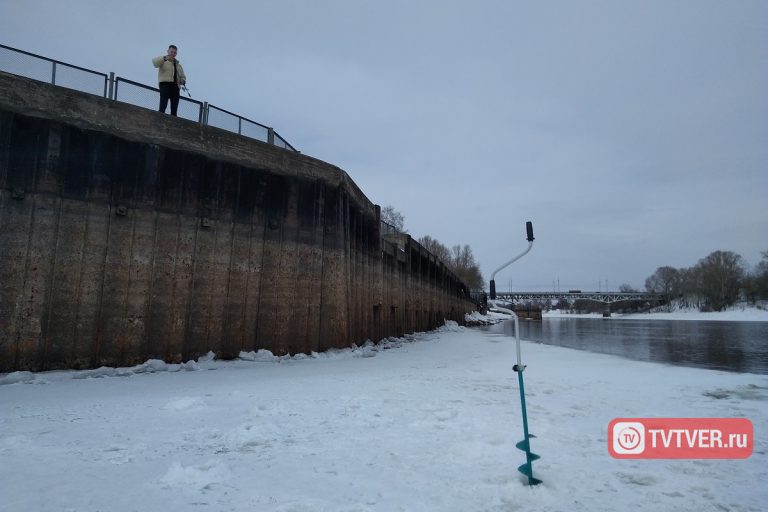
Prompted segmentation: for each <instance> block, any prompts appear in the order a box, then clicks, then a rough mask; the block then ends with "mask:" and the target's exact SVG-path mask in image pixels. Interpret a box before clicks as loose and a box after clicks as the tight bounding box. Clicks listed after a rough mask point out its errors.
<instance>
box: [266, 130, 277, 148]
mask: <svg viewBox="0 0 768 512" xmlns="http://www.w3.org/2000/svg"><path fill="white" fill-rule="evenodd" d="M267 142H268V143H269V144H272V145H273V146H274V145H275V130H273V129H272V128H267Z"/></svg>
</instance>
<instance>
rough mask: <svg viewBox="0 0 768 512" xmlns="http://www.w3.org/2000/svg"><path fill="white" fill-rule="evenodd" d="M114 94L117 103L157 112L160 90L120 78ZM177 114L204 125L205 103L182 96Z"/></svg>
mask: <svg viewBox="0 0 768 512" xmlns="http://www.w3.org/2000/svg"><path fill="white" fill-rule="evenodd" d="M113 94H114V96H113V97H112V99H114V100H115V101H120V102H122V103H130V104H131V105H135V106H137V107H144V108H148V109H150V110H157V104H158V97H159V94H160V89H158V88H157V87H150V86H148V85H144V84H140V83H138V82H134V81H133V80H128V79H126V78H122V77H119V76H118V77H116V78H115V90H114V93H113ZM176 113H177V114H178V116H179V117H181V118H184V119H189V120H190V121H195V122H198V123H202V122H203V118H204V113H203V102H202V101H197V100H193V99H190V98H185V97H184V96H181V97H179V109H178V111H177V112H176Z"/></svg>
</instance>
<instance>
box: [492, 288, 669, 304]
mask: <svg viewBox="0 0 768 512" xmlns="http://www.w3.org/2000/svg"><path fill="white" fill-rule="evenodd" d="M561 299H565V300H579V299H581V300H591V301H594V302H602V303H605V304H612V303H614V302H622V301H645V302H664V301H665V300H666V299H665V298H664V296H663V295H661V294H658V293H647V292H582V291H575V290H572V291H568V292H496V300H501V301H507V302H519V301H532V300H561Z"/></svg>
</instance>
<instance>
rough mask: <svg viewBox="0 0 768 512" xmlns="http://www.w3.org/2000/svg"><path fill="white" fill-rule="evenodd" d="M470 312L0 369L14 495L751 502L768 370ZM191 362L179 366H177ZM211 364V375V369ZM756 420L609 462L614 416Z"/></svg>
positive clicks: (434, 502) (5, 456)
mask: <svg viewBox="0 0 768 512" xmlns="http://www.w3.org/2000/svg"><path fill="white" fill-rule="evenodd" d="M523 360H524V362H525V363H526V364H527V365H528V369H527V370H526V373H525V379H526V382H525V384H526V398H527V402H528V415H529V423H530V428H531V432H533V433H534V434H536V435H537V437H536V438H535V439H533V440H532V449H533V451H535V452H536V453H538V454H540V455H541V456H542V458H541V459H540V460H538V461H536V462H535V463H534V474H535V476H537V477H538V478H541V479H542V480H543V481H544V483H543V484H542V485H540V486H538V487H533V488H531V487H528V486H526V485H525V484H524V478H523V476H522V475H520V474H519V473H518V472H517V469H516V468H517V466H518V465H520V464H521V463H522V462H523V461H524V454H523V452H521V451H519V450H517V449H516V448H515V443H516V442H517V441H519V440H520V439H521V438H522V426H521V415H520V402H519V395H518V389H517V378H516V374H515V373H514V372H513V371H512V365H513V364H514V362H515V344H514V340H513V339H512V338H509V337H505V336H502V335H499V334H491V333H488V332H483V331H479V330H473V329H465V328H461V327H458V326H457V325H455V324H453V323H449V325H447V326H445V327H443V328H441V329H440V330H438V331H436V332H432V333H420V334H416V335H411V336H408V337H407V338H402V339H389V340H386V341H385V342H383V343H381V344H379V345H371V344H368V345H366V346H364V347H359V348H356V349H355V350H343V351H332V352H329V353H325V354H312V355H311V356H303V357H294V358H289V357H277V356H275V355H273V354H271V353H267V352H266V351H259V352H249V353H242V354H241V358H240V359H239V360H236V361H216V360H214V359H212V358H211V357H210V356H209V357H207V358H201V359H200V360H199V361H197V362H195V361H192V362H189V363H185V364H184V365H171V364H166V363H163V362H162V361H148V362H147V363H145V364H144V365H139V366H137V367H134V368H127V369H126V368H124V369H114V368H113V369H106V368H102V369H97V370H89V371H86V372H75V371H69V372H48V373H42V374H30V373H28V372H16V373H14V374H8V375H5V376H0V379H2V380H0V382H2V384H5V385H0V413H1V414H0V460H2V465H1V466H0V497H1V498H0V510H3V511H6V510H7V511H38V510H39V511H78V512H81V511H82V512H85V511H110V512H122V511H155V510H157V511H167V510H238V511H239V510H242V511H245V510H248V511H251V510H258V511H284V512H287V511H368V510H370V511H401V510H404V511H512V510H542V511H563V510H569V511H579V510H584V511H587V510H589V511H594V510H606V511H607V510H657V511H666V510H669V511H673V510H674V511H677V510H683V511H685V510H690V511H696V512H703V511H709V510H712V511H720V510H728V511H759V510H765V506H766V505H765V504H766V503H768V490H767V489H768V486H766V485H764V482H766V481H768V459H767V457H766V454H767V452H768V436H767V435H766V426H767V425H768V406H767V404H768V377H766V376H764V375H752V374H736V373H728V372H721V371H713V370H703V369H695V368H683V367H673V366H668V365H661V364H655V363H645V362H637V361H630V360H625V359H620V358H617V357H613V356H607V355H600V354H592V353H588V352H581V351H576V350H570V349H565V348H559V347H553V346H547V345H542V344H536V343H530V342H524V344H523ZM182 370H183V371H182ZM211 370H212V371H211ZM646 416H656V417H745V418H748V419H750V420H751V421H752V423H753V424H754V427H755V448H754V453H753V455H752V456H751V457H750V458H748V459H744V460H616V459H612V458H611V457H610V456H609V454H608V450H607V439H606V438H607V427H608V423H609V422H610V420H611V419H613V418H616V417H646Z"/></svg>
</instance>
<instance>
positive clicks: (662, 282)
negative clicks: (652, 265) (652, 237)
mask: <svg viewBox="0 0 768 512" xmlns="http://www.w3.org/2000/svg"><path fill="white" fill-rule="evenodd" d="M761 254H762V260H761V261H760V262H759V263H758V264H757V265H756V266H755V267H754V268H753V269H751V270H750V269H749V268H748V267H747V264H746V263H745V261H744V259H743V258H742V257H741V256H740V255H738V254H736V253H734V252H731V251H715V252H713V253H711V254H709V256H707V257H705V258H702V259H700V260H699V261H698V263H697V264H696V265H694V266H692V267H690V268H674V267H659V268H657V269H656V272H654V273H653V275H651V276H650V277H648V279H646V280H645V289H646V290H648V291H649V292H651V293H658V294H660V295H663V296H664V298H665V300H666V303H667V305H668V306H669V308H670V309H671V308H672V307H673V305H674V304H675V303H677V304H680V305H681V306H683V307H695V308H698V309H699V310H700V311H722V310H723V309H725V308H727V307H728V306H731V305H733V304H735V303H736V302H738V301H747V302H748V303H751V304H754V303H756V301H758V300H765V299H768V251H763V252H762V253H761Z"/></svg>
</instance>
